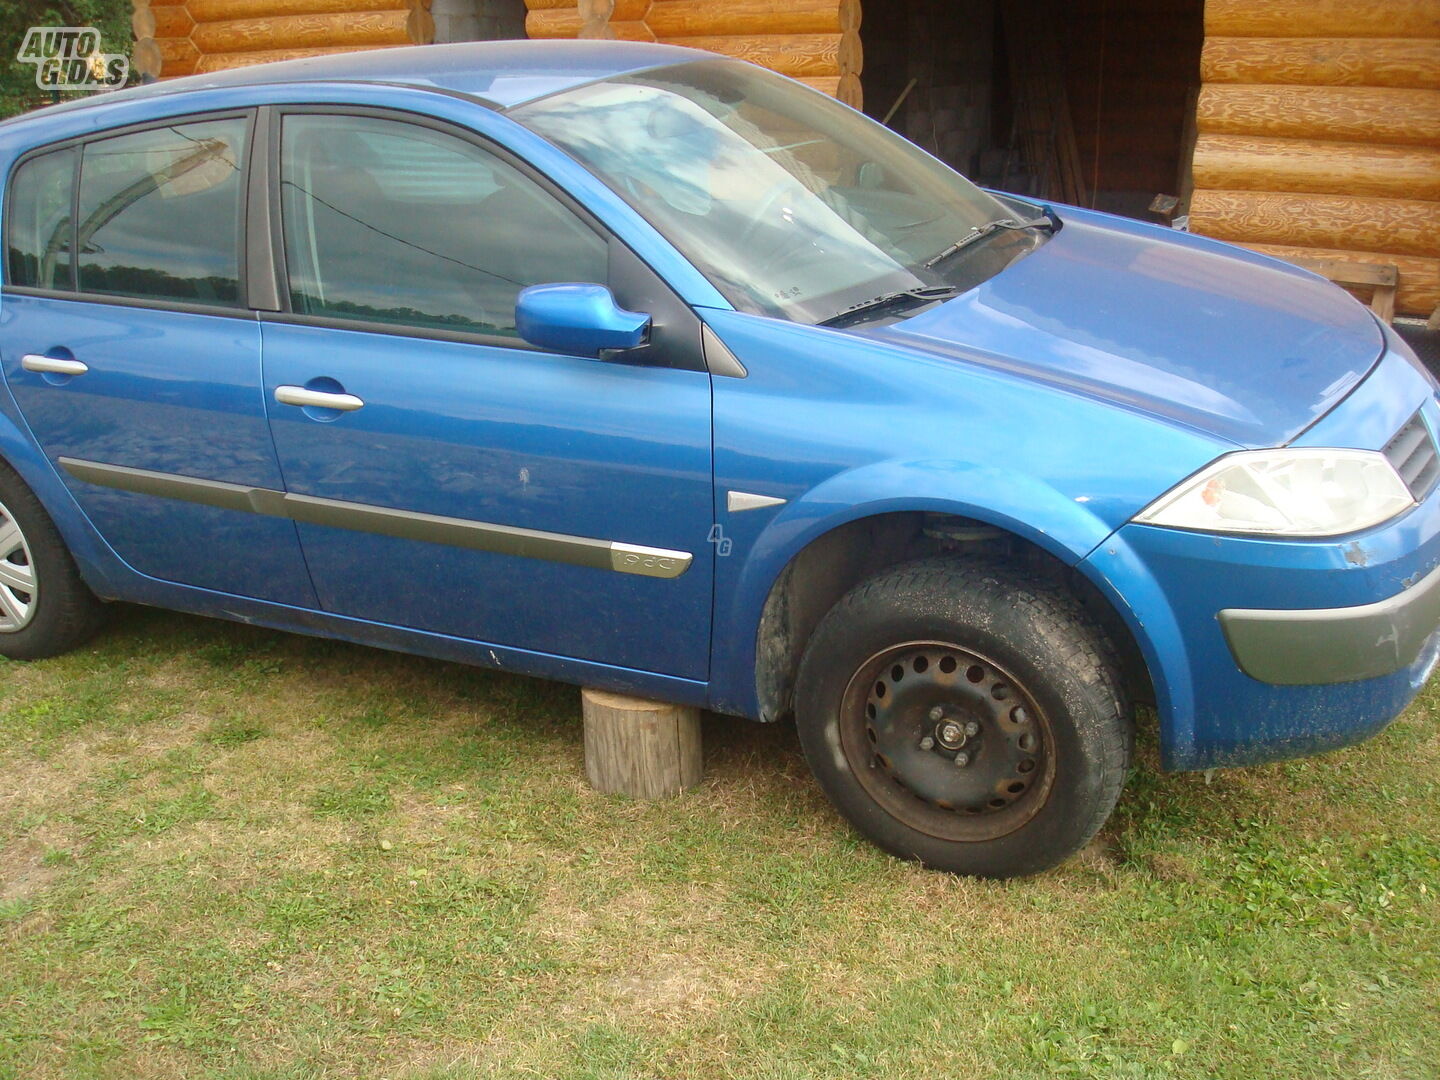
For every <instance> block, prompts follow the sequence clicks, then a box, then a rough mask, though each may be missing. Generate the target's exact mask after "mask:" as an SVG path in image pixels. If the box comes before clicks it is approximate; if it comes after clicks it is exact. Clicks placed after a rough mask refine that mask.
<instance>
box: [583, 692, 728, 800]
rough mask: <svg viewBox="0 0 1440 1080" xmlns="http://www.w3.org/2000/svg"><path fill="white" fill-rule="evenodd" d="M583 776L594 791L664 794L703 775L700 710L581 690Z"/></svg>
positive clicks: (637, 795) (675, 792)
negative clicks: (583, 745)
mask: <svg viewBox="0 0 1440 1080" xmlns="http://www.w3.org/2000/svg"><path fill="white" fill-rule="evenodd" d="M580 702H581V712H582V714H583V716H584V720H585V775H586V776H587V777H588V778H589V780H590V783H591V784H593V785H594V786H595V787H596V788H597V789H598V790H600V791H604V792H612V793H619V794H625V795H629V796H632V797H633V798H637V799H663V798H668V797H669V796H671V795H678V794H679V793H680V792H681V791H683V790H684V789H685V788H690V787H694V786H695V785H696V784H698V783H700V781H701V780H702V779H703V778H704V761H703V757H702V753H701V745H700V710H699V709H696V708H693V707H691V706H688V705H667V704H665V703H663V702H659V701H648V700H646V699H644V698H634V697H628V696H627V695H625V694H613V693H610V692H609V691H606V690H593V689H588V688H587V689H585V690H583V691H581V694H580Z"/></svg>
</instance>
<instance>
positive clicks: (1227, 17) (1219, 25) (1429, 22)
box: [1205, 0, 1440, 38]
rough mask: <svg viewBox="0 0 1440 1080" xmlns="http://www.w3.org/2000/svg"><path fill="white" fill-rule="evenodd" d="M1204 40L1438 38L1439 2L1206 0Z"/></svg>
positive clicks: (1386, 0) (1394, 0) (1387, 0)
mask: <svg viewBox="0 0 1440 1080" xmlns="http://www.w3.org/2000/svg"><path fill="white" fill-rule="evenodd" d="M1205 36H1206V37H1334V38H1342V37H1420V38H1434V37H1440V4H1436V3H1435V0H1206V2H1205Z"/></svg>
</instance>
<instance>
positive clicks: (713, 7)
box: [525, 0, 862, 108]
mask: <svg viewBox="0 0 1440 1080" xmlns="http://www.w3.org/2000/svg"><path fill="white" fill-rule="evenodd" d="M526 6H527V7H528V8H529V9H530V13H529V15H527V16H526V19H525V29H526V32H527V33H528V34H529V35H530V36H531V37H532V38H574V37H591V38H619V39H621V40H624V41H659V42H662V43H664V44H667V45H688V46H690V47H692V48H696V49H707V50H709V51H710V52H714V53H719V54H720V55H722V56H733V57H735V58H737V59H740V60H750V61H753V62H754V63H757V64H759V65H761V66H762V67H767V68H769V69H770V70H772V71H778V72H780V73H781V74H782V75H789V76H792V77H793V78H797V79H799V80H800V81H801V82H804V83H808V84H810V85H811V86H813V87H815V88H816V89H818V90H823V91H825V93H827V94H831V95H833V96H835V97H838V98H839V99H840V100H841V101H844V102H845V103H847V104H849V105H854V106H855V107H856V108H859V106H860V104H861V92H860V71H861V66H862V53H861V47H860V32H859V29H860V0H578V2H577V0H526Z"/></svg>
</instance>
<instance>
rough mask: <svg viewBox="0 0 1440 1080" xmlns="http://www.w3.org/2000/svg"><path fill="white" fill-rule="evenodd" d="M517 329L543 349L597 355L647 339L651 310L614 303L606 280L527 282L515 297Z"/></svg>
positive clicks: (637, 343) (522, 335) (635, 345)
mask: <svg viewBox="0 0 1440 1080" xmlns="http://www.w3.org/2000/svg"><path fill="white" fill-rule="evenodd" d="M515 329H516V330H518V331H519V332H520V336H521V337H522V338H524V339H525V340H526V341H528V342H529V343H530V344H531V345H538V346H540V347H541V348H542V349H553V350H554V351H556V352H563V353H569V354H570V355H572V356H596V357H598V356H599V355H600V353H601V352H603V351H604V350H606V349H633V348H636V347H637V346H639V345H643V344H645V338H646V336H647V334H648V333H649V330H650V316H649V315H645V314H642V313H640V312H638V311H626V310H625V309H624V308H622V307H620V306H619V305H617V304H616V303H615V297H613V296H612V295H610V290H609V289H607V288H606V287H605V286H604V285H580V284H568V285H531V286H529V287H528V288H524V289H521V290H520V295H519V296H517V297H516V298H515Z"/></svg>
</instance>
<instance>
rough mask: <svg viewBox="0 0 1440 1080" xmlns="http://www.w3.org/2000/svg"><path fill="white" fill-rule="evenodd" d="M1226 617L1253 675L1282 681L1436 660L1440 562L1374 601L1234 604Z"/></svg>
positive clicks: (1238, 659)
mask: <svg viewBox="0 0 1440 1080" xmlns="http://www.w3.org/2000/svg"><path fill="white" fill-rule="evenodd" d="M1219 619H1220V628H1221V629H1222V630H1223V631H1224V633H1225V640H1226V641H1227V642H1228V643H1229V645H1230V652H1231V654H1232V655H1233V656H1234V657H1235V663H1236V664H1238V665H1239V667H1240V670H1241V671H1243V672H1244V673H1245V674H1246V675H1249V676H1250V677H1251V678H1252V679H1258V680H1260V681H1261V682H1266V683H1274V684H1276V685H1277V686H1304V685H1307V684H1314V685H1325V684H1330V683H1343V682H1357V681H1360V680H1362V679H1376V678H1380V677H1382V676H1385V675H1393V674H1394V673H1395V672H1397V671H1402V670H1404V669H1406V668H1408V667H1410V666H1411V665H1412V664H1414V663H1415V661H1416V659H1417V658H1419V657H1420V656H1421V655H1422V654H1425V655H1428V657H1429V658H1430V659H1431V660H1432V661H1433V658H1434V648H1433V646H1431V642H1432V639H1433V638H1434V637H1435V628H1436V627H1437V626H1440V569H1435V570H1432V571H1431V572H1430V573H1429V574H1427V575H1426V576H1425V577H1424V578H1422V579H1421V580H1420V581H1419V582H1417V583H1415V584H1413V585H1412V586H1411V587H1409V588H1407V589H1406V590H1405V591H1404V592H1400V593H1396V594H1395V595H1394V596H1389V597H1386V598H1385V599H1384V600H1377V601H1376V602H1375V603H1373V604H1359V605H1356V606H1353V607H1338V608H1310V609H1307V610H1301V611H1295V610H1287V609H1284V608H1280V609H1275V608H1226V609H1224V610H1223V611H1221V612H1220V614H1219ZM1427 646H1431V648H1430V649H1429V652H1428V653H1427ZM1427 666H1428V665H1427ZM1427 674H1428V672H1427Z"/></svg>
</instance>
